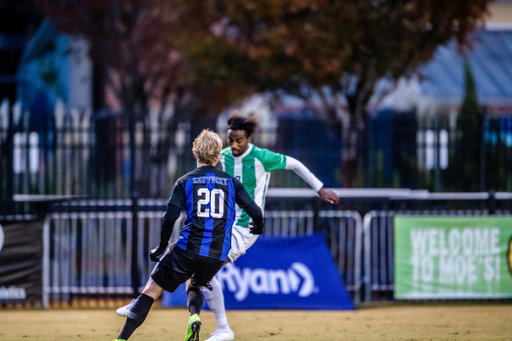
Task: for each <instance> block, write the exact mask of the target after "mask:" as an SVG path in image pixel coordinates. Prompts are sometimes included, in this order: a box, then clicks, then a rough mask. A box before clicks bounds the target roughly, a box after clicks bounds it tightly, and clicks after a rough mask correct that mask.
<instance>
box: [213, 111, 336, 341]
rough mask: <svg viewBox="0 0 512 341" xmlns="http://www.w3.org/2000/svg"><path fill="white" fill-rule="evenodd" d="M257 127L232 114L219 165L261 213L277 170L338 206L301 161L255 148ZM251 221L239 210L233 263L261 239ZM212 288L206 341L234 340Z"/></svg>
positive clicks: (250, 120) (215, 286)
mask: <svg viewBox="0 0 512 341" xmlns="http://www.w3.org/2000/svg"><path fill="white" fill-rule="evenodd" d="M257 127H258V122H257V120H256V119H255V118H254V117H253V116H248V117H244V116H242V115H241V113H240V112H239V111H238V110H235V111H233V112H232V113H231V115H230V117H229V119H228V142H229V147H228V148H225V149H223V150H222V157H221V159H220V162H221V164H222V168H223V169H224V171H225V172H226V173H228V174H229V175H230V176H232V177H234V178H236V179H238V180H240V181H241V182H242V184H243V185H244V187H245V189H246V190H247V192H248V193H249V195H250V196H251V197H252V198H253V199H254V201H256V203H257V204H258V206H259V207H260V208H261V209H262V210H263V209H264V206H265V193H266V191H267V188H268V184H269V181H270V172H271V171H273V170H277V169H288V170H293V171H294V172H295V173H297V174H298V175H299V176H300V177H301V178H302V179H304V181H306V182H307V183H308V184H309V186H311V187H312V188H313V189H314V190H315V191H316V192H317V193H318V196H319V197H320V198H321V199H323V200H325V201H327V202H329V203H331V204H337V203H339V197H338V196H337V195H336V193H334V192H333V191H332V190H329V189H326V188H323V183H322V182H321V181H320V180H318V179H317V178H316V177H315V176H314V175H313V173H311V172H310V171H309V169H307V168H306V167H305V166H304V165H303V164H302V163H301V162H300V161H298V160H296V159H294V158H292V157H290V156H286V155H283V154H279V153H274V152H271V151H269V150H268V149H262V148H258V147H257V146H255V145H253V144H252V143H251V138H252V136H253V133H254V131H255V130H256V128H257ZM250 222H251V219H250V216H249V214H248V212H247V211H246V210H244V209H242V208H240V207H237V210H236V220H235V223H234V225H233V236H232V241H231V250H230V251H229V255H228V259H229V261H231V262H234V261H235V260H236V259H237V258H238V257H240V256H242V255H243V254H245V253H246V251H247V249H248V248H250V247H251V246H252V245H253V244H254V243H255V242H256V240H257V239H258V235H255V234H253V233H251V231H250V228H249V226H250ZM211 286H212V290H203V293H204V294H205V297H206V300H207V301H208V306H209V308H210V309H211V310H213V312H214V313H215V318H216V320H217V330H216V331H215V332H214V333H213V334H212V336H211V337H210V338H209V339H208V340H207V341H231V340H234V333H233V331H232V330H231V328H230V327H229V324H228V320H227V317H226V310H225V308H224V295H223V293H222V289H221V287H220V284H219V282H218V281H217V279H216V278H213V279H212V281H211Z"/></svg>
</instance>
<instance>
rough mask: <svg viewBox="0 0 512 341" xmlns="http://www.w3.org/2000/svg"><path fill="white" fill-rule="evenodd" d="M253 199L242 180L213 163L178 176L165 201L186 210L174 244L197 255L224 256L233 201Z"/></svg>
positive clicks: (240, 202)
mask: <svg viewBox="0 0 512 341" xmlns="http://www.w3.org/2000/svg"><path fill="white" fill-rule="evenodd" d="M253 202H254V201H253V200H252V198H251V197H250V196H249V194H248V193H247V191H246V190H245V188H244V187H243V185H242V183H241V182H240V181H238V180H237V179H234V178H232V177H230V176H229V175H228V174H227V173H225V172H223V171H221V170H220V169H218V168H216V167H213V166H203V167H199V168H196V169H195V170H193V171H191V172H189V173H187V174H185V175H184V176H182V177H181V178H179V179H178V180H177V181H176V183H175V185H174V188H173V192H172V195H171V198H170V199H169V203H168V204H167V205H174V206H176V207H178V208H181V209H182V210H185V211H186V212H187V220H186V222H185V226H184V227H183V229H182V230H181V233H180V238H179V240H178V242H177V244H176V246H178V247H180V248H182V249H184V250H189V251H191V252H193V253H196V254H199V255H201V256H205V257H210V258H215V259H220V260H222V261H224V260H226V259H227V256H228V252H229V249H230V248H231V228H232V226H233V222H234V220H235V214H236V210H235V203H237V204H238V205H239V206H240V207H242V208H243V207H245V206H248V205H250V204H251V203H253Z"/></svg>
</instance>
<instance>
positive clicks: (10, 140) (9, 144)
mask: <svg viewBox="0 0 512 341" xmlns="http://www.w3.org/2000/svg"><path fill="white" fill-rule="evenodd" d="M7 111H8V117H9V123H8V125H9V126H8V127H7V141H6V149H5V150H6V156H7V162H6V166H7V169H6V171H7V183H6V192H7V198H6V199H7V207H6V209H7V210H6V212H7V213H8V214H15V212H14V202H13V200H12V196H13V195H14V161H13V158H14V117H13V116H14V111H13V109H12V107H9V108H8V109H7Z"/></svg>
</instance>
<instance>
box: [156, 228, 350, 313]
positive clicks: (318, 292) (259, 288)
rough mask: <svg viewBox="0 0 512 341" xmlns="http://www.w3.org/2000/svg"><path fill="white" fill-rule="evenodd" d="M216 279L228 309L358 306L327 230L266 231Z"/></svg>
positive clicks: (165, 300)
mask: <svg viewBox="0 0 512 341" xmlns="http://www.w3.org/2000/svg"><path fill="white" fill-rule="evenodd" d="M217 279H218V280H219V282H220V284H221V285H222V288H223V292H224V299H225V302H226V308H227V309H321V310H346V309H354V305H353V303H352V301H351V300H350V297H349V295H348V293H347V290H346V289H345V286H344V284H343V282H342V280H341V276H340V274H339V273H338V270H337V269H336V266H335V264H334V261H333V259H332V257H331V254H330V253H329V249H328V248H327V245H326V244H325V235H324V234H323V233H319V234H315V235H313V236H310V237H301V238H265V237H263V236H262V237H260V238H259V239H258V241H257V242H256V243H255V244H254V245H253V246H252V247H251V248H250V249H249V250H248V251H247V254H245V255H244V256H242V257H240V258H239V259H238V260H237V261H236V262H235V263H228V264H226V265H225V266H224V267H223V268H222V269H221V270H220V271H219V273H218V274H217ZM181 291H184V289H183V290H181V288H178V289H177V290H176V293H174V294H171V295H169V294H168V293H166V294H165V295H164V298H163V300H162V305H169V304H172V303H173V302H174V303H177V302H179V301H183V299H180V298H179V296H182V295H183V293H181ZM175 295H176V297H175V298H171V297H169V296H175ZM185 302H186V301H185Z"/></svg>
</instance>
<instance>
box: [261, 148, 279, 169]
mask: <svg viewBox="0 0 512 341" xmlns="http://www.w3.org/2000/svg"><path fill="white" fill-rule="evenodd" d="M257 155H258V156H257V158H258V160H260V162H261V163H262V165H263V167H264V168H265V170H266V171H267V172H269V171H272V170H277V169H286V155H283V154H279V153H275V152H272V151H270V150H268V149H260V150H259V151H258V154H257Z"/></svg>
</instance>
